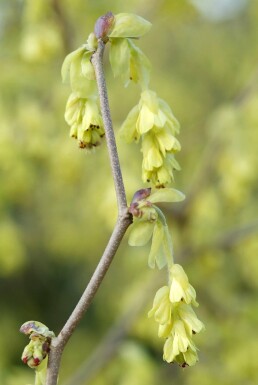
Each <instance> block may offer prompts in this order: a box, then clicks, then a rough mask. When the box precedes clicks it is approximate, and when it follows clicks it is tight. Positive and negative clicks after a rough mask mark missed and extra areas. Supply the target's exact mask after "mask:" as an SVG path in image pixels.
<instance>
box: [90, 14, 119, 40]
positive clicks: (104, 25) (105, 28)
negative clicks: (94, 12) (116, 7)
mask: <svg viewBox="0 0 258 385" xmlns="http://www.w3.org/2000/svg"><path fill="white" fill-rule="evenodd" d="M114 19H115V17H114V15H113V13H112V12H108V13H106V14H105V15H103V16H100V17H99V18H98V20H97V21H96V23H95V27H94V33H95V35H96V38H97V39H102V40H103V41H105V40H107V35H108V33H109V32H110V30H111V28H112V27H113V23H114Z"/></svg>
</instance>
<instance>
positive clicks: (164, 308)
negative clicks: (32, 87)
mask: <svg viewBox="0 0 258 385" xmlns="http://www.w3.org/2000/svg"><path fill="white" fill-rule="evenodd" d="M148 317H154V319H155V321H156V322H158V323H159V324H161V325H165V324H168V323H170V320H171V302H170V300H169V287H168V286H163V287H161V288H160V289H159V290H158V291H157V293H156V295H155V298H154V301H153V306H152V308H151V310H150V311H149V313H148Z"/></svg>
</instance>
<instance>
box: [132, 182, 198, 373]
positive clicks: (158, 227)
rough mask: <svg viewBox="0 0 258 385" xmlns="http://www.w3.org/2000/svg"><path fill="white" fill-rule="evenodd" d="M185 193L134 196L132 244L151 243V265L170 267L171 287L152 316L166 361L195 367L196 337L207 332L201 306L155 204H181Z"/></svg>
mask: <svg viewBox="0 0 258 385" xmlns="http://www.w3.org/2000/svg"><path fill="white" fill-rule="evenodd" d="M183 199H184V194H182V193H181V192H180V191H178V190H175V189H172V188H164V189H158V190H156V191H155V192H154V193H153V194H151V189H150V188H147V189H142V190H139V191H137V192H136V193H135V194H134V197H133V199H132V202H131V205H130V208H129V211H130V213H131V214H132V215H133V218H134V221H133V224H132V229H131V233H130V236H129V241H128V242H129V244H130V245H131V246H143V245H146V244H147V243H148V242H149V241H150V240H151V247H150V253H149V261H148V264H149V266H150V267H151V268H154V267H155V265H157V267H158V268H159V269H161V268H163V267H164V266H167V268H168V272H169V274H168V275H169V282H168V285H166V286H163V287H161V288H160V289H159V290H158V291H157V293H156V295H155V298H154V302H153V307H152V309H151V310H150V311H149V314H148V315H149V317H152V316H153V317H154V319H155V321H156V322H158V324H159V329H158V336H159V337H161V338H165V339H166V341H165V344H164V354H163V358H164V360H165V361H167V362H177V363H178V364H179V365H180V366H183V367H184V366H186V365H189V366H192V365H194V364H195V363H196V362H197V360H198V355H197V348H196V346H195V344H194V342H193V338H192V337H193V335H194V334H196V333H199V332H200V331H201V330H203V329H204V325H203V323H202V322H201V321H200V320H199V319H198V318H197V316H196V314H195V312H194V310H193V308H192V305H193V306H198V303H197V302H196V293H195V290H194V288H193V287H192V286H191V285H190V283H189V280H188V278H187V275H186V273H185V272H184V270H183V268H182V267H181V266H180V265H178V264H174V261H173V247H172V241H171V237H170V234H169V230H168V226H167V223H166V219H165V217H164V214H163V213H162V211H161V210H160V209H159V208H158V207H157V206H156V205H155V203H158V202H179V201H182V200H183Z"/></svg>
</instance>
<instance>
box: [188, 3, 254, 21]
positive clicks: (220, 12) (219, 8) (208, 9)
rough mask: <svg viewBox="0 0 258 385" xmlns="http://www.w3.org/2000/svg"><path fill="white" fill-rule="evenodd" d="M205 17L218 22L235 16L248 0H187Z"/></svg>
mask: <svg viewBox="0 0 258 385" xmlns="http://www.w3.org/2000/svg"><path fill="white" fill-rule="evenodd" d="M189 1H190V3H192V4H193V5H194V6H195V7H196V8H197V9H198V11H199V12H200V13H201V14H202V15H203V16H204V17H205V18H207V19H209V20H211V21H214V22H219V21H223V20H228V19H231V18H233V17H235V16H237V15H238V14H239V13H241V12H242V10H243V9H244V8H245V7H246V6H247V5H248V2H249V1H250V0H189Z"/></svg>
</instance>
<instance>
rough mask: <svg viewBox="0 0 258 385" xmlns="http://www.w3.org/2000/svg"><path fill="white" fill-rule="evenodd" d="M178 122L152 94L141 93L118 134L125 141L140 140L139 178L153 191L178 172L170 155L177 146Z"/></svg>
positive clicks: (172, 154) (165, 105) (179, 147)
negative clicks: (140, 169) (140, 170)
mask: <svg viewBox="0 0 258 385" xmlns="http://www.w3.org/2000/svg"><path fill="white" fill-rule="evenodd" d="M178 131H179V123H178V121H177V120H176V118H175V117H174V115H173V113H172V111H171V109H170V108H169V106H168V105H167V103H166V102H164V101H163V100H162V99H160V98H158V97H157V95H156V93H155V92H153V91H150V90H145V91H143V92H142V93H141V99H140V102H139V104H138V105H137V106H135V107H134V108H133V109H132V110H131V112H130V113H129V114H128V116H127V118H126V120H125V121H124V123H123V125H122V127H121V130H120V133H121V135H122V136H123V137H124V139H125V140H126V141H127V142H132V141H136V142H138V141H139V138H142V148H141V151H142V153H143V163H142V178H143V181H144V182H152V183H153V184H154V185H155V186H156V187H157V188H160V187H164V186H165V185H167V184H169V183H170V182H171V181H172V179H173V170H174V169H177V170H178V169H180V167H179V165H178V163H177V162H176V160H175V159H174V153H176V152H178V151H180V149H181V146H180V143H179V141H178V140H177V139H176V138H175V135H176V134H177V133H178Z"/></svg>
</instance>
